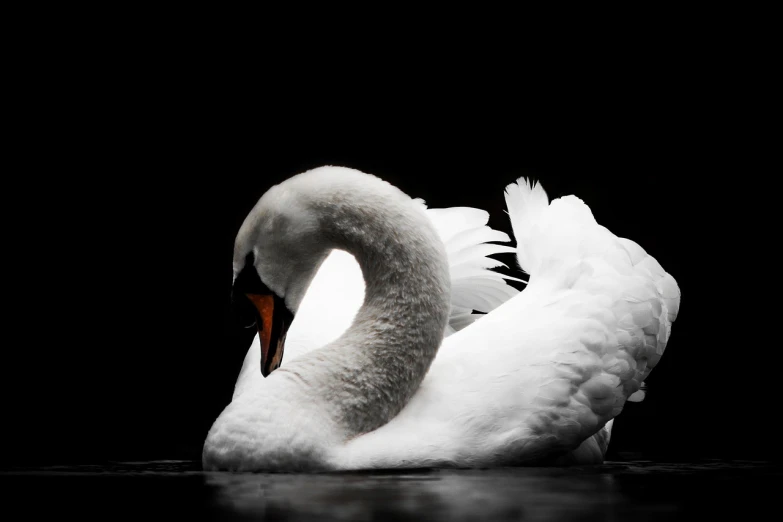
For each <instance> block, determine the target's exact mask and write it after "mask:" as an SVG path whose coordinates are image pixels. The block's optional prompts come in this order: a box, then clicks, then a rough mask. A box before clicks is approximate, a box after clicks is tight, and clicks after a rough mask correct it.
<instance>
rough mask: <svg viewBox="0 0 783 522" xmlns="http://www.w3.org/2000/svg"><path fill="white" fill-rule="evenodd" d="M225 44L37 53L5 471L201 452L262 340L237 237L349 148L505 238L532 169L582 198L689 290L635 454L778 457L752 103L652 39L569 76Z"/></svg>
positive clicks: (25, 125) (8, 376)
mask: <svg viewBox="0 0 783 522" xmlns="http://www.w3.org/2000/svg"><path fill="white" fill-rule="evenodd" d="M217 40H218V39H214V40H210V39H208V38H207V39H206V40H205V41H206V42H207V43H203V44H201V45H194V44H190V43H189V44H187V45H184V44H183V45H179V44H178V43H177V42H166V43H165V45H162V46H161V47H157V46H154V47H155V48H144V49H140V48H139V47H137V46H135V43H138V42H139V41H140V40H138V39H137V40H131V41H129V42H128V45H127V46H123V45H119V46H116V47H112V48H111V49H103V50H101V49H100V45H97V43H100V42H96V41H95V40H91V41H87V42H85V45H84V47H78V46H77V48H73V47H69V49H68V50H67V51H62V50H60V49H58V48H57V47H56V46H50V47H48V48H47V52H46V53H44V54H45V55H46V56H47V57H48V59H47V60H44V61H43V62H41V63H38V64H37V67H39V68H40V69H42V70H43V71H44V72H43V74H42V75H39V76H36V78H37V79H38V80H37V81H30V82H29V85H28V87H29V92H28V93H26V96H25V100H26V101H25V103H23V104H22V107H21V108H22V110H23V111H29V113H28V114H27V117H25V118H23V119H21V120H20V122H19V124H18V126H17V132H16V137H17V139H18V146H19V149H18V151H17V152H19V153H20V154H19V163H18V164H17V165H16V166H15V167H14V169H15V170H14V174H16V179H17V183H16V184H15V185H14V186H13V187H11V186H9V189H8V190H7V191H6V192H5V197H6V199H7V208H9V209H13V210H12V212H11V215H10V219H9V223H10V225H11V226H10V234H9V235H10V237H11V239H12V240H13V241H14V242H13V243H12V244H13V250H12V251H11V252H10V255H9V257H10V258H11V261H12V263H13V265H14V268H13V269H11V270H9V272H8V274H9V276H8V277H7V288H9V289H10V291H9V292H7V295H9V296H10V297H11V301H10V302H11V304H12V306H11V307H9V312H8V315H7V322H6V329H7V332H8V336H7V338H8V339H9V341H7V344H6V346H5V348H4V350H3V354H4V361H3V364H2V387H3V390H2V393H3V395H2V396H3V428H2V434H1V436H2V447H3V448H5V451H4V452H3V453H2V456H1V458H2V460H3V462H4V463H10V464H15V463H54V462H91V461H101V460H121V459H161V458H194V459H198V458H200V450H201V444H202V442H203V439H204V437H205V435H206V432H207V430H208V429H209V427H210V425H211V423H212V421H213V420H214V419H215V418H216V416H217V415H218V414H219V413H220V411H221V409H222V408H223V407H224V406H225V405H226V404H227V403H228V401H229V400H230V397H231V393H232V388H233V382H234V380H235V378H236V375H237V373H238V371H239V368H240V366H241V362H242V357H243V355H244V354H243V351H242V350H241V349H240V347H239V346H238V345H237V343H236V340H235V339H234V338H233V337H232V336H231V333H230V328H229V326H230V322H229V316H228V304H229V293H230V282H231V255H232V244H233V238H234V234H235V233H236V231H237V229H238V228H239V226H240V224H241V222H242V220H243V219H244V217H245V215H246V213H247V212H248V211H249V210H250V208H251V207H252V205H253V204H254V203H255V201H256V200H257V199H258V198H259V197H260V196H261V195H262V194H263V193H264V191H265V190H266V189H267V188H269V187H270V186H271V185H273V184H275V183H278V182H280V181H282V180H284V179H285V178H287V177H289V176H291V175H293V174H296V173H298V172H301V171H303V170H306V169H309V168H312V167H316V166H320V165H325V164H332V165H343V166H348V167H353V168H357V169H360V170H363V171H366V172H370V173H373V174H376V175H378V176H380V177H382V178H384V179H386V180H388V181H390V182H392V183H394V184H395V185H397V186H399V187H400V188H401V189H403V190H404V191H406V192H407V193H408V194H410V195H411V196H415V197H421V198H423V199H425V200H426V201H427V203H428V205H429V206H431V207H443V206H474V207H478V208H482V209H485V210H487V211H489V212H490V214H491V220H490V225H491V226H493V227H494V228H497V229H500V230H504V231H506V232H510V226H509V224H508V222H507V218H506V215H505V214H504V212H503V208H504V207H503V205H504V202H503V189H504V187H505V185H506V184H508V183H511V182H513V181H514V180H515V179H516V178H518V177H519V176H530V177H533V178H534V179H537V180H539V181H541V182H542V184H543V185H544V187H545V189H546V190H547V192H548V193H549V195H550V196H551V197H557V196H562V195H566V194H575V195H577V196H579V197H581V198H582V199H583V200H584V201H585V202H586V203H587V204H588V205H589V206H590V207H591V209H592V210H593V213H594V215H595V217H596V219H597V220H598V222H599V223H601V224H603V225H605V226H606V227H608V228H609V229H610V230H611V231H613V232H614V233H615V234H617V235H619V236H624V237H629V238H631V239H633V240H635V241H636V242H638V243H639V244H640V245H641V246H642V247H643V248H645V249H646V250H647V251H648V252H649V253H651V254H652V255H653V256H655V257H656V258H657V259H658V261H659V262H660V263H661V264H662V265H663V267H664V268H665V269H666V270H667V271H669V272H670V273H671V274H672V275H674V277H675V278H676V279H677V281H678V283H679V285H680V288H681V290H682V307H681V312H680V317H679V318H678V320H677V322H676V323H675V325H674V328H673V334H672V337H671V340H670V344H669V346H668V348H667V352H666V354H665V356H664V357H663V359H662V361H661V363H660V365H659V367H658V368H656V370H655V371H654V372H653V374H652V376H651V378H650V379H649V380H648V384H649V393H648V397H647V399H646V400H645V401H644V402H642V403H640V404H629V405H628V406H627V408H626V411H624V412H623V414H622V415H621V416H620V418H619V419H618V420H617V422H616V425H615V435H614V442H613V443H612V449H611V452H612V453H611V455H612V456H614V457H615V458H624V457H634V456H635V457H638V456H640V455H642V456H650V457H654V458H662V459H695V458H701V457H718V458H773V457H777V456H779V449H777V446H776V444H775V443H776V437H775V430H774V429H773V428H772V426H773V425H774V420H773V419H774V415H775V413H774V412H775V407H774V406H773V405H772V404H773V403H774V401H773V399H772V397H774V394H773V386H774V374H775V372H776V371H777V370H776V365H775V362H774V361H773V360H771V359H769V357H771V356H772V355H769V356H767V355H765V356H764V357H763V358H762V356H761V353H763V352H762V351H761V350H763V348H762V347H761V346H760V345H759V343H758V342H757V341H755V340H751V339H750V337H749V335H748V334H747V330H748V329H750V328H749V327H748V326H747V325H748V323H749V318H750V317H752V316H753V314H754V313H755V312H754V311H753V307H754V306H760V305H752V303H753V301H751V300H750V299H749V298H747V297H746V296H745V292H746V288H745V287H746V286H747V284H744V283H743V277H741V276H740V275H738V274H737V273H736V270H737V266H738V265H737V264H738V263H739V262H740V259H738V258H739V257H742V255H741V252H746V251H747V250H745V246H744V245H745V242H746V238H745V234H744V233H743V229H742V227H741V226H739V225H738V224H737V223H736V219H737V218H736V214H737V213H741V212H740V211H739V210H738V208H739V207H738V206H737V204H735V203H734V202H736V201H744V203H743V205H747V204H748V202H749V200H750V198H751V197H752V193H751V189H750V188H748V184H746V183H741V182H739V181H741V180H742V176H743V174H744V172H743V171H741V170H738V169H737V167H736V163H735V161H734V160H735V159H736V158H735V155H736V151H733V150H732V149H731V147H730V146H729V147H727V146H726V142H725V141H724V140H723V139H722V132H723V131H722V127H721V125H722V124H723V123H725V122H724V120H725V119H726V118H727V117H728V116H729V115H728V112H727V111H728V109H726V108H725V107H724V108H722V109H720V108H716V105H715V103H714V102H715V101H716V99H717V98H716V97H715V95H714V93H713V92H712V89H711V87H710V84H709V82H704V81H702V79H701V78H700V77H699V74H698V72H694V68H693V67H692V66H691V65H692V62H691V61H690V60H689V59H688V57H687V56H686V57H685V58H683V56H682V55H679V54H677V56H678V58H679V59H677V60H674V59H671V58H672V57H673V56H675V54H676V53H673V52H671V51H666V50H662V49H660V48H658V49H652V50H639V49H636V50H635V51H634V52H633V53H631V54H629V55H627V56H625V55H623V56H620V55H618V56H616V57H609V60H608V61H607V64H606V66H605V67H602V66H600V65H598V64H597V63H594V62H592V61H590V60H587V59H586V58H585V60H579V59H576V60H575V61H574V62H569V63H568V64H560V65H559V66H558V67H561V68H563V70H561V71H560V72H561V73H562V74H560V75H558V76H557V77H554V76H552V75H550V74H549V73H548V72H546V71H543V72H542V71H540V70H537V69H536V70H535V71H534V70H533V69H532V68H531V66H529V65H526V64H522V63H519V62H517V61H514V60H505V61H503V60H501V61H500V62H498V63H494V62H488V61H486V60H485V59H484V58H485V57H481V56H479V57H472V58H470V57H466V56H465V55H462V54H460V53H457V54H456V55H455V56H453V57H451V58H449V57H446V56H437V57H435V56H433V57H432V61H428V60H426V59H425V60H424V64H422V65H417V66H415V67H413V66H412V67H407V66H406V65H405V64H396V66H394V67H389V68H386V67H384V66H377V65H378V62H377V60H378V56H377V55H372V56H368V57H367V58H366V59H359V60H358V65H355V66H353V67H352V68H350V72H352V73H353V74H352V75H350V76H348V75H346V74H345V73H346V70H345V69H342V68H340V67H338V66H337V65H336V64H335V63H334V62H333V61H332V57H331V56H329V55H327V54H323V55H319V54H318V49H317V48H314V49H311V50H310V52H308V53H305V54H304V55H302V56H305V57H306V58H307V60H304V59H303V60H290V61H288V60H284V59H276V58H278V56H277V55H276V54H275V53H274V52H271V51H269V49H266V50H265V52H266V54H264V55H263V57H262V59H259V58H258V57H257V56H256V55H255V54H254V53H253V52H252V49H254V48H257V46H256V47H242V46H241V45H239V44H238V43H236V42H234V41H233V40H232V41H229V42H223V43H219V42H217ZM300 57H301V56H300ZM436 58H437V60H436ZM384 63H386V62H384ZM432 64H437V66H435V65H432ZM580 64H581V65H580ZM585 64H587V65H585ZM372 65H376V67H373V66H372ZM471 66H473V67H471ZM495 73H498V74H497V75H496V74H495ZM520 75H521V76H522V79H520V78H519V77H520ZM513 79H516V81H512V80H513ZM727 176H732V177H734V178H735V179H737V181H738V182H737V183H735V184H733V185H732V186H731V187H728V188H729V189H730V190H728V191H727V190H725V189H726V188H727V185H728V183H727V181H726V180H727ZM742 212H744V210H743V211H742ZM503 260H504V261H506V262H509V264H510V266H512V267H513V264H512V263H513V261H512V260H511V259H509V258H508V257H504V258H503ZM510 273H511V272H510ZM772 328H774V326H773V327H772ZM753 330H754V332H755V331H756V330H755V329H753ZM10 339H13V341H10Z"/></svg>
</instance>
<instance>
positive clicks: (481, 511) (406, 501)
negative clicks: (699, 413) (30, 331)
mask: <svg viewBox="0 0 783 522" xmlns="http://www.w3.org/2000/svg"><path fill="white" fill-rule="evenodd" d="M781 478H783V469H782V468H781V467H780V466H775V465H772V464H767V463H761V462H750V461H732V462H720V461H705V462H700V463H689V464H683V463H672V464H666V463H654V462H650V461H634V462H609V463H606V464H604V465H602V466H593V467H580V468H504V469H493V470H418V471H412V472H405V473H400V472H367V473H340V474H323V475H287V474H250V473H211V472H210V473H204V472H202V471H201V470H200V464H199V463H197V462H190V461H155V462H121V463H115V464H111V465H101V466H89V465H85V466H53V467H45V468H18V469H12V470H6V471H2V472H0V495H2V497H0V498H2V506H3V510H4V511H3V519H4V520H29V519H33V518H42V517H45V518H63V517H66V516H68V517H70V516H75V517H76V519H77V520H78V519H84V518H85V517H88V518H91V519H101V520H116V519H118V518H132V519H136V520H140V519H141V520H144V519H149V520H157V519H160V518H170V519H171V520H202V519H206V520H395V519H414V520H492V521H504V520H525V521H550V520H551V521H561V520H562V521H570V520H601V521H603V520H608V521H613V520H632V521H634V522H642V521H646V520H700V519H702V518H703V517H715V516H720V518H721V519H724V517H738V516H742V517H749V518H748V520H749V521H750V520H756V519H761V517H762V516H763V517H764V518H767V516H768V515H767V513H770V514H771V513H774V512H775V510H773V508H774V507H776V506H777V505H778V504H779V502H778V498H777V495H778V494H779V493H778V491H779V489H780V486H781ZM9 515H10V516H9Z"/></svg>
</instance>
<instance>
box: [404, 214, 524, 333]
mask: <svg viewBox="0 0 783 522" xmlns="http://www.w3.org/2000/svg"><path fill="white" fill-rule="evenodd" d="M417 201H418V202H419V203H420V205H422V207H423V208H426V207H424V203H423V202H422V201H421V200H417ZM426 213H427V216H428V217H429V218H430V220H431V221H432V223H433V224H434V225H435V229H436V230H437V231H438V234H439V235H440V238H441V240H443V243H444V244H445V246H446V255H447V256H448V259H449V270H450V273H451V315H450V316H449V326H448V328H447V331H446V335H450V334H452V333H454V332H456V331H459V330H461V329H463V328H465V327H466V326H468V325H470V324H472V323H473V322H474V321H476V320H477V319H479V318H481V317H482V316H483V314H476V313H474V311H479V312H484V313H488V312H491V311H492V310H494V309H495V308H497V307H498V306H500V305H501V304H503V303H505V302H506V301H508V300H509V299H510V298H512V297H514V296H515V295H517V294H518V293H519V291H518V290H517V289H515V288H514V287H512V286H509V285H508V284H507V283H506V280H508V279H512V280H516V281H519V279H515V278H512V277H509V276H505V275H503V274H500V273H498V272H495V271H493V270H492V268H497V267H499V266H505V265H504V264H503V263H501V262H500V261H498V260H496V259H492V258H491V257H489V256H491V255H493V254H500V253H505V252H514V248H512V247H510V246H508V245H496V244H494V243H492V241H498V242H505V243H507V242H509V241H510V239H509V237H508V235H507V234H506V233H504V232H501V231H499V230H494V229H492V228H490V227H489V226H487V222H488V221H489V214H488V213H487V212H486V211H484V210H479V209H476V208H469V207H452V208H438V209H426Z"/></svg>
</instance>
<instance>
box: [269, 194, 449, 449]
mask: <svg viewBox="0 0 783 522" xmlns="http://www.w3.org/2000/svg"><path fill="white" fill-rule="evenodd" d="M375 181H376V183H377V184H378V185H379V186H378V187H375V188H377V189H378V190H377V191H374V190H369V191H366V192H364V191H362V192H359V191H358V190H356V187H352V188H351V189H350V192H346V191H345V189H343V190H342V191H341V190H340V189H339V188H333V189H331V190H330V191H327V192H326V193H323V192H322V193H321V194H319V197H318V198H317V199H315V200H313V201H312V207H311V208H312V209H313V210H314V211H315V213H316V215H317V216H319V225H320V226H319V232H320V234H321V238H322V240H323V247H324V249H325V250H326V251H328V250H330V249H332V248H339V249H342V250H346V251H348V252H349V253H351V254H353V255H354V257H355V258H356V260H357V261H358V263H359V265H360V266H361V269H362V273H363V275H364V279H365V284H366V289H365V299H364V303H363V305H362V307H361V309H360V310H359V311H358V313H357V315H356V317H355V319H354V322H353V323H352V325H351V326H350V327H349V328H348V330H347V331H346V332H345V333H344V334H343V335H342V336H341V337H339V338H338V339H337V340H335V341H334V342H332V343H330V344H329V345H327V346H325V347H323V348H321V349H319V350H315V351H313V352H311V353H309V354H307V355H305V356H303V357H301V358H299V359H297V360H295V361H292V362H291V363H290V364H289V365H288V366H286V365H285V364H283V366H282V367H281V368H280V369H279V370H277V371H276V372H275V373H281V374H284V375H285V374H288V375H289V377H290V376H294V377H298V379H296V378H295V381H296V382H297V384H298V385H299V386H302V387H305V388H307V389H308V392H307V393H308V395H309V396H311V397H314V398H315V399H314V400H321V401H322V402H323V404H322V407H324V408H325V409H327V410H328V411H329V412H330V415H331V417H332V418H333V419H334V420H336V421H338V422H339V423H340V424H342V426H343V428H344V430H345V433H344V435H345V436H346V437H351V436H354V435H357V434H360V433H365V432H368V431H372V430H374V429H376V428H378V427H379V426H382V425H383V424H385V423H386V422H388V421H389V420H390V419H391V418H393V417H394V416H395V415H396V414H397V413H398V412H399V411H400V410H401V409H402V408H403V407H404V406H405V404H406V403H407V402H408V400H409V399H410V398H411V397H412V395H413V394H414V393H415V391H416V389H417V388H418V387H419V384H420V383H421V381H422V379H423V378H424V376H425V374H426V373H427V370H428V369H429V366H430V364H431V363H432V360H433V359H434V358H435V355H436V353H437V350H438V347H439V346H440V343H441V340H442V338H443V334H444V329H445V327H446V324H447V322H448V314H449V308H450V290H451V289H450V277H449V272H448V263H447V258H446V253H445V250H444V247H443V244H442V241H441V240H440V238H439V236H438V234H437V232H436V231H435V229H434V227H433V226H432V224H431V223H430V221H429V219H428V218H427V217H426V215H425V214H424V213H423V212H421V211H420V210H419V209H418V208H416V207H415V204H414V203H413V202H412V200H411V199H410V198H408V197H407V196H405V195H404V194H402V193H401V192H400V191H398V190H397V189H395V188H393V187H391V186H390V185H388V184H386V183H383V182H380V181H379V180H375ZM371 188H372V187H371ZM273 375H274V374H273Z"/></svg>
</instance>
